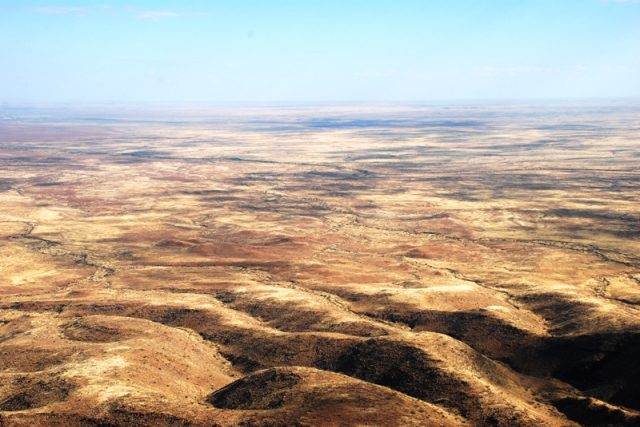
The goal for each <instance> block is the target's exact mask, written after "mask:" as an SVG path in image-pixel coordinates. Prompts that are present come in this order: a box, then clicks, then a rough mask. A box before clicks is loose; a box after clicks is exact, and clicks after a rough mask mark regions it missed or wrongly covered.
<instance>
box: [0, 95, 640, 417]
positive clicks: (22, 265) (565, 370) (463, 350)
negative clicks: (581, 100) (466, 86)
mask: <svg viewBox="0 0 640 427" xmlns="http://www.w3.org/2000/svg"><path fill="white" fill-rule="evenodd" d="M2 116H3V117H2V118H1V120H0V425H2V426H5V425H6V426H34V425H35V426H85V425H86V426H91V425H100V426H147V425H148V426H174V425H197V426H200V425H202V426H205V425H221V426H232V425H246V426H278V425H282V426H289V425H309V426H316V425H327V426H334V425H335V426H338V425H385V426H394V425H395V426H411V425H416V426H431V425H432V426H505V427H507V426H509V427H511V426H574V425H602V426H605V425H613V426H625V425H626V426H637V425H640V363H638V361H639V360H640V106H637V105H635V106H633V105H626V104H621V103H609V104H606V105H605V104H601V105H587V104H583V105H570V104H555V105H515V104H514V105H502V106H500V105H496V106H487V105H467V106H454V107H437V106H420V107H418V106H415V107H384V106H380V107H369V108H354V107H315V108H305V107H290V108H253V109H247V108H228V109H202V110H197V109H193V110H187V109H181V110H178V111H169V110H156V111H146V112H145V113H140V112H138V111H137V110H133V109H132V110H126V109H123V110H120V111H119V110H117V109H110V110H102V111H96V112H94V113H90V114H89V113H86V112H82V110H80V109H73V108H66V109H65V108H63V109H58V110H54V109H24V110H9V109H5V110H3V111H2Z"/></svg>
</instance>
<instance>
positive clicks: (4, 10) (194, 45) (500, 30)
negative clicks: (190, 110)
mask: <svg viewBox="0 0 640 427" xmlns="http://www.w3.org/2000/svg"><path fill="white" fill-rule="evenodd" d="M638 97H640V0H385V1H382V0H297V1H292V0H289V1H285V0H228V1H222V0H209V1H204V0H202V1H198V0H193V1H187V0H175V1H159V0H156V1H144V0H140V1H133V0H131V1H109V0H104V1H95V2H91V1H72V0H59V1H58V0H55V1H45V0H42V1H33V0H23V1H7V0H0V102H2V103H29V102H53V103H56V102H85V103H89V102H107V103H127V102H131V103H147V102H149V103H190V102H196V103H201V102H203V103H212V104H216V103H218V104H224V103H273V102H293V103H308V102H324V103H327V102H328V103H331V102H337V103H349V102H430V101H443V100H525V99H582V98H587V99H593V98H638Z"/></svg>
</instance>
